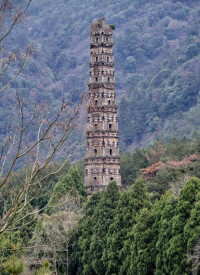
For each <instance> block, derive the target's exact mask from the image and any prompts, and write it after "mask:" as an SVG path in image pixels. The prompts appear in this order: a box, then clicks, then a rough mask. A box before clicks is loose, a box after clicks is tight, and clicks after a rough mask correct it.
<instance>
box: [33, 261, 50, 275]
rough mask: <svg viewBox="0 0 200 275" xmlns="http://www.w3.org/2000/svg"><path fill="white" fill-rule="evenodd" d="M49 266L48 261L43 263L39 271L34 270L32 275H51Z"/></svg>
mask: <svg viewBox="0 0 200 275" xmlns="http://www.w3.org/2000/svg"><path fill="white" fill-rule="evenodd" d="M50 266H51V265H50V263H49V262H48V261H44V262H43V263H42V267H41V268H40V269H39V270H36V271H35V272H34V275H51V274H52V273H51V271H50Z"/></svg>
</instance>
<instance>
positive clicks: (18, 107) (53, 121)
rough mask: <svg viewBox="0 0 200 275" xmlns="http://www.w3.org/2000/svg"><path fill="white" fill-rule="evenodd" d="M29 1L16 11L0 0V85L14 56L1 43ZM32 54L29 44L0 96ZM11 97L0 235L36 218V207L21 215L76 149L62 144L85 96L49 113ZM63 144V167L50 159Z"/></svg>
mask: <svg viewBox="0 0 200 275" xmlns="http://www.w3.org/2000/svg"><path fill="white" fill-rule="evenodd" d="M30 3H31V0H27V1H25V5H24V6H23V5H22V6H21V7H18V8H16V7H15V9H14V8H13V7H12V5H11V1H9V0H3V1H2V2H1V4H0V84H1V79H2V76H3V74H4V73H5V72H6V71H7V70H8V68H9V66H10V64H11V62H12V60H13V59H15V58H16V56H15V53H13V52H11V53H8V52H6V53H5V54H7V57H5V54H4V53H3V52H4V48H3V46H2V43H3V41H4V40H5V39H6V38H7V36H8V35H9V34H10V33H11V31H12V30H13V28H14V26H15V25H16V24H17V23H18V22H20V21H21V20H22V19H23V16H25V14H26V11H27V9H28V7H29V5H30ZM13 10H14V14H13V12H12V11H13ZM9 12H11V13H10V14H9ZM7 15H10V17H9V16H7ZM8 18H11V20H10V22H9V20H8ZM31 52H32V47H31V46H30V45H29V46H28V47H27V50H26V53H24V54H23V55H22V60H21V65H20V67H19V68H18V70H17V72H16V74H15V75H14V76H13V77H12V78H11V79H10V80H8V82H7V83H6V84H5V85H4V86H3V85H1V86H0V96H2V95H3V94H5V92H6V91H7V89H8V87H10V86H11V84H12V83H13V82H14V80H15V79H16V78H17V77H18V75H19V74H20V73H21V71H22V69H23V68H24V66H25V64H26V62H27V60H28V58H29V56H30V54H31ZM15 98H16V102H15V103H13V108H12V111H13V110H14V114H15V118H13V119H12V121H10V123H9V124H8V125H7V132H6V134H5V135H4V138H1V139H0V194H1V196H0V205H1V207H3V213H2V214H0V234H1V233H2V232H4V231H6V230H8V229H10V230H11V229H14V221H15V222H16V221H17V222H20V221H23V219H24V218H26V217H27V215H31V216H33V219H34V218H35V216H36V215H37V214H38V212H39V211H40V209H39V210H34V211H33V212H31V213H28V214H26V215H25V216H23V215H22V213H23V212H24V210H25V209H27V207H28V205H29V204H30V203H31V202H32V201H33V199H34V198H36V197H37V196H39V195H40V192H41V190H42V188H43V187H44V184H45V183H46V181H47V180H48V178H49V176H51V175H53V174H56V173H57V172H59V171H60V170H61V169H62V167H63V166H64V165H65V164H66V163H67V162H68V161H69V159H70V157H72V156H73V155H74V154H75V153H76V152H77V150H78V148H79V146H78V147H75V146H74V144H73V142H71V145H69V146H68V147H66V142H67V141H68V139H69V137H70V135H71V134H72V133H73V131H74V129H75V128H76V127H77V126H78V125H79V124H80V119H81V112H80V110H81V106H82V102H83V98H84V97H82V98H81V99H80V101H79V103H77V104H76V105H73V106H72V104H71V102H70V101H66V100H65V99H64V96H63V98H62V99H61V100H60V105H59V106H57V111H55V110H53V111H51V109H50V107H48V106H42V105H40V106H38V105H35V104H34V102H31V101H30V100H27V99H26V100H25V99H23V98H21V96H20V93H19V92H18V91H16V93H15ZM12 113H13V112H12ZM80 143H81V142H80ZM79 145H80V144H79ZM63 148H65V149H64V150H65V154H64V155H65V157H64V159H63V162H62V165H60V166H59V167H57V166H56V165H54V164H53V163H52V160H54V159H55V157H56V156H57V155H58V154H59V153H60V151H61V150H63ZM21 164H23V166H24V167H25V168H26V169H24V172H23V173H22V174H23V177H21V178H20V181H19V182H18V183H17V188H16V189H15V190H14V192H13V190H12V189H10V184H11V181H12V177H13V172H14V171H15V169H16V167H19V166H20V165H21ZM49 168H50V169H49ZM5 190H9V191H10V193H9V194H8V196H9V199H8V197H7V198H5V197H3V196H4V194H5V192H4V191H5ZM19 217H20V218H19Z"/></svg>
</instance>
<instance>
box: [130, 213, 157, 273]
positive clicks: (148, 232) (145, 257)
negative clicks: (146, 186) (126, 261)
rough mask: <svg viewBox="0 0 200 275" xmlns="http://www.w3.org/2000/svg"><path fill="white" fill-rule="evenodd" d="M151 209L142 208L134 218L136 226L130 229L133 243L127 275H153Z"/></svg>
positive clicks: (152, 217) (152, 218) (152, 220)
mask: <svg viewBox="0 0 200 275" xmlns="http://www.w3.org/2000/svg"><path fill="white" fill-rule="evenodd" d="M154 218H155V217H154V216H153V213H152V209H147V208H143V209H141V211H140V213H139V214H138V215H137V217H136V224H135V225H134V227H133V229H132V235H133V242H132V244H131V262H130V267H129V269H128V272H127V274H130V275H132V274H137V275H153V274H154V267H155V262H154V257H153V255H154V254H155V252H154V251H153V250H155V247H153V242H152V239H153V230H152V224H153V222H154Z"/></svg>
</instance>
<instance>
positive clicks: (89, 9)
mask: <svg viewBox="0 0 200 275" xmlns="http://www.w3.org/2000/svg"><path fill="white" fill-rule="evenodd" d="M188 2H189V3H188ZM97 17H105V18H106V20H107V22H108V23H112V24H115V27H116V30H115V37H114V38H115V49H114V53H115V71H116V81H117V99H118V103H119V118H120V120H119V128H120V143H121V149H122V150H126V149H128V148H129V149H133V148H135V147H138V146H144V145H146V144H149V143H151V142H152V141H153V140H155V139H156V138H158V137H160V136H162V137H164V138H165V139H170V138H171V137H172V136H176V137H181V136H182V135H186V136H191V135H192V133H193V132H194V131H195V130H196V131H198V128H199V125H200V120H199V119H198V117H199V116H198V115H197V113H199V111H198V110H199V105H198V104H199V88H200V39H199V37H200V34H199V29H200V19H199V18H200V3H199V1H195V0H192V1H176V0H165V1H158V0H155V1H148V0H146V1H145V0H143V1H141V0H140V1H139V0H135V1H131V0H120V1H118V0H113V1H105V0H101V1H98V0H93V1H89V0H84V1H83V0H58V1H53V0H42V1H33V2H32V3H31V6H30V9H29V13H28V16H27V18H26V21H25V22H24V24H23V25H20V26H19V27H18V28H16V29H15V32H13V34H12V35H11V36H10V37H9V38H8V40H7V43H8V44H9V43H11V42H13V39H14V37H15V47H18V46H20V45H23V46H25V45H26V44H27V43H29V42H30V41H33V45H34V47H35V54H33V55H32V57H31V59H30V60H29V62H28V64H27V66H26V68H25V69H24V71H23V73H22V74H21V76H20V77H19V78H18V79H17V81H16V82H15V83H14V84H13V88H18V90H19V91H20V92H21V93H22V94H23V95H24V97H29V99H30V98H31V99H32V100H35V101H37V102H39V103H45V104H49V105H51V106H52V108H55V106H56V104H57V103H58V102H59V100H60V98H61V97H62V94H63V93H65V95H66V96H67V98H68V99H71V100H72V101H73V102H74V103H75V102H76V101H77V100H78V98H79V96H80V94H82V93H83V92H84V91H87V80H88V70H89V69H88V61H89V25H90V23H91V22H92V21H93V19H94V18H97ZM6 78H9V74H7V75H6ZM10 100H11V99H10V98H5V100H4V103H1V104H2V105H1V107H2V110H3V111H2V113H0V116H1V117H0V118H1V120H2V121H4V123H5V125H6V124H7V120H8V117H9V113H8V110H5V111H6V112H7V113H8V116H4V114H5V112H4V109H5V108H4V107H3V104H4V105H5V102H6V103H8V104H10ZM198 132H200V131H198Z"/></svg>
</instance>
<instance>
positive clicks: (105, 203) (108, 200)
mask: <svg viewBox="0 0 200 275" xmlns="http://www.w3.org/2000/svg"><path fill="white" fill-rule="evenodd" d="M119 196H120V193H119V188H118V186H117V184H116V183H115V182H111V183H110V184H109V186H108V188H107V189H106V191H105V192H104V194H103V197H102V198H101V200H100V202H99V204H98V205H97V207H96V209H95V212H94V215H93V223H94V224H95V225H94V227H93V234H92V237H91V244H90V249H89V253H90V257H91V262H90V264H91V266H92V268H93V270H94V272H95V274H99V275H100V274H102V275H104V274H105V273H106V265H105V263H104V261H103V260H102V256H103V251H104V250H105V249H107V246H106V239H107V236H106V235H107V232H108V230H109V227H110V225H111V224H112V223H113V219H114V217H115V214H116V207H117V204H118V200H119ZM85 274H86V273H85Z"/></svg>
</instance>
